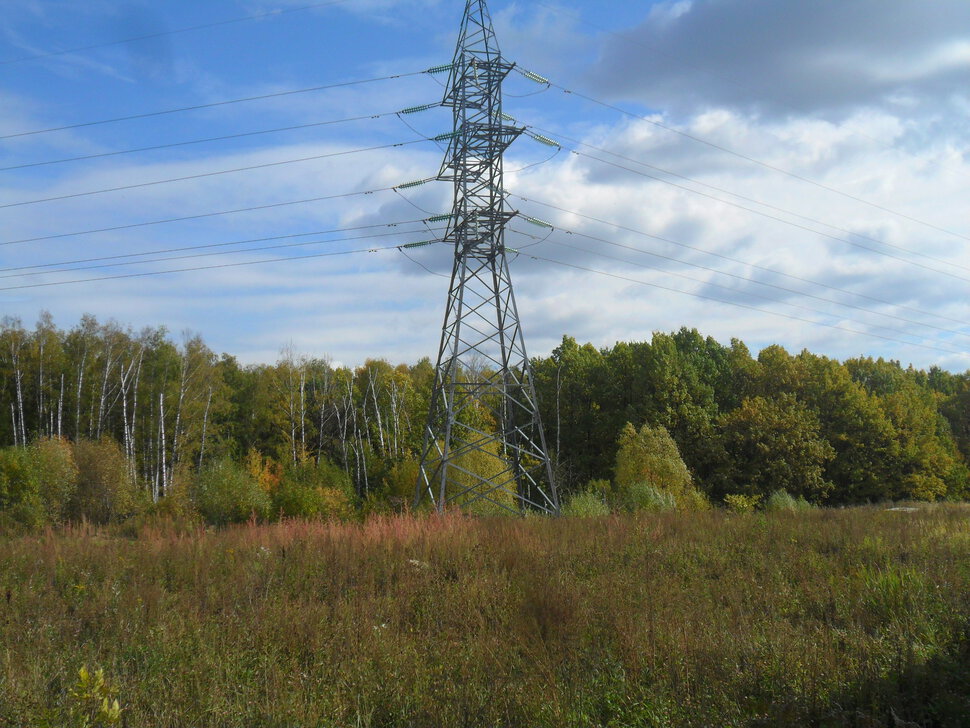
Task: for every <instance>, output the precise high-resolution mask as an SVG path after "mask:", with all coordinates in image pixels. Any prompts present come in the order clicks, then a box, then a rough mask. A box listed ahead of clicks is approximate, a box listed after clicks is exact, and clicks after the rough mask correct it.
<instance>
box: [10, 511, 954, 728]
mask: <svg viewBox="0 0 970 728" xmlns="http://www.w3.org/2000/svg"><path fill="white" fill-rule="evenodd" d="M0 656H2V667H0V726H30V725H36V726H71V725H77V726H90V725H97V724H98V723H97V712H98V710H97V705H100V698H101V696H102V695H104V696H109V697H110V695H111V693H110V689H108V688H105V689H103V690H102V692H100V693H98V694H97V695H96V696H95V697H94V698H92V697H91V696H90V695H88V696H87V697H85V696H83V695H82V696H78V692H79V691H78V689H77V683H78V670H79V669H80V668H81V667H82V666H84V665H86V666H88V667H89V668H90V669H91V670H94V669H95V668H101V669H103V671H104V676H105V678H106V681H107V684H108V685H109V686H111V688H113V689H114V690H115V691H116V693H115V695H116V697H117V699H118V701H119V705H120V707H121V709H122V712H121V721H120V722H119V723H118V724H124V725H128V726H131V727H133V728H134V727H136V726H137V727H139V728H141V727H154V726H179V727H183V728H184V727H190V726H191V727H201V726H246V727H252V726H666V725H671V726H702V725H711V726H772V725H818V726H887V725H888V726H893V725H910V724H912V725H920V726H966V725H970V508H967V507H961V506H936V507H929V506H927V507H924V508H923V509H921V510H919V511H917V512H913V513H909V512H898V511H887V510H884V509H881V508H875V507H873V508H857V509H846V510H813V511H807V512H800V513H779V514H763V513H757V514H745V515H737V514H731V513H726V512H722V511H716V512H707V513H658V514H639V515H633V516H615V517H604V518H599V519H561V520H544V519H525V520H514V519H494V520H492V519H471V518H463V517H460V516H456V515H452V516H447V517H442V518H423V519H410V518H407V517H399V518H375V519H371V520H369V521H368V522H366V523H364V524H356V525H355V524H338V523H333V524H327V523H303V522H291V523H283V524H277V525H267V526H260V525H252V526H243V527H237V528H230V529H227V530H221V531H212V530H210V531H195V532H193V531H187V532H181V533H179V532H178V531H176V530H175V529H154V530H153V529H148V528H146V529H143V530H142V532H141V533H140V534H138V535H137V537H129V536H125V535H121V534H120V533H117V532H116V533H110V532H105V531H99V530H97V529H93V528H75V529H73V530H67V531H62V532H48V533H46V534H42V535H37V536H24V537H6V538H0ZM80 692H83V691H80ZM106 720H107V718H106ZM896 721H898V722H896ZM906 721H910V722H912V723H908V722H906Z"/></svg>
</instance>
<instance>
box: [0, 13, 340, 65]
mask: <svg viewBox="0 0 970 728" xmlns="http://www.w3.org/2000/svg"><path fill="white" fill-rule="evenodd" d="M347 1H348V0H329V2H323V3H314V4H313V5H304V6H303V7H299V8H284V9H282V10H270V11H269V12H266V13H256V14H254V15H245V16H243V17H240V18H230V19H228V20H217V21H214V22H212V23H203V24H201V25H192V26H189V27H187V28H176V29H175V30H166V31H162V32H159V33H148V34H146V35H138V36H134V37H132V38H122V39H121V40H113V41H108V42H106V43H94V44H91V45H85V46H78V47H76V48H65V49H64V50H60V51H50V52H48V53H36V54H34V55H31V56H21V57H20V58H11V59H9V60H6V61H0V66H6V65H9V64H11V63H22V62H23V61H34V60H37V59H38V58H50V57H51V56H64V55H68V54H71V53H80V52H82V51H91V50H95V49H96V48H107V47H109V46H116V45H123V44H125V43H134V42H135V41H139V40H149V39H150V38H161V37H163V36H166V35H178V34H179V33H188V32H189V31H193V30H204V29H206V28H216V27H219V26H223V25H231V24H233V23H242V22H245V21H247V20H260V19H262V18H269V17H273V16H277V15H285V14H287V13H296V12H300V11H303V10H312V9H314V8H323V7H328V6H330V5H339V4H340V3H345V2H347Z"/></svg>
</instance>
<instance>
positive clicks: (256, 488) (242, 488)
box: [194, 458, 270, 526]
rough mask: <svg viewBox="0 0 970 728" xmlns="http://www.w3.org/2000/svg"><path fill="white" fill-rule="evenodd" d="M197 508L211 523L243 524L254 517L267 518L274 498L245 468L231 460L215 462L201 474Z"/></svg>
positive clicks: (196, 502)
mask: <svg viewBox="0 0 970 728" xmlns="http://www.w3.org/2000/svg"><path fill="white" fill-rule="evenodd" d="M194 495H195V505H196V508H198V510H199V513H201V514H202V517H203V518H204V519H205V520H206V522H207V523H212V524H215V525H219V526H221V525H225V524H227V523H242V522H244V521H247V520H249V519H250V518H252V517H254V516H255V517H256V518H260V519H265V518H266V517H267V516H268V515H269V512H270V497H269V494H268V493H267V492H266V491H265V490H263V489H262V488H261V487H260V485H259V483H258V482H257V481H256V479H255V478H253V477H252V476H251V475H250V474H249V472H248V471H247V470H246V468H245V467H243V466H242V465H239V464H237V463H235V462H233V461H232V460H229V459H228V458H224V459H221V460H215V461H213V462H212V463H210V464H209V465H208V467H206V468H205V469H204V470H203V471H202V472H200V473H199V475H198V478H197V479H196V485H195V493H194Z"/></svg>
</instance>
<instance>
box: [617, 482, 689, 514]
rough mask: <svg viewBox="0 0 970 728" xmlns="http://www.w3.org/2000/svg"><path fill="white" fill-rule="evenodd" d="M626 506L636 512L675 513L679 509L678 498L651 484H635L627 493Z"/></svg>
mask: <svg viewBox="0 0 970 728" xmlns="http://www.w3.org/2000/svg"><path fill="white" fill-rule="evenodd" d="M626 505H627V507H628V508H629V509H631V510H635V511H638V510H645V511H673V510H676V509H677V498H676V497H674V495H673V493H670V492H669V491H666V490H660V489H659V488H655V487H653V486H652V485H650V484H649V483H634V484H633V485H631V486H630V488H629V489H628V491H627V494H626Z"/></svg>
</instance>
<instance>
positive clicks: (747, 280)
mask: <svg viewBox="0 0 970 728" xmlns="http://www.w3.org/2000/svg"><path fill="white" fill-rule="evenodd" d="M555 230H556V231H558V232H562V233H565V234H566V235H573V236H576V237H581V238H586V239H587V240H592V241H594V242H598V243H604V244H606V245H611V246H613V247H616V248H621V249H623V250H630V251H633V252H636V253H643V254H644V255H649V256H651V257H654V258H659V259H661V260H667V261H671V262H673V263H679V264H681V265H686V266H688V267H690V268H697V269H699V270H705V271H709V272H711V273H715V274H717V275H723V276H728V277H730V278H734V279H736V280H738V281H742V282H744V283H751V284H754V285H757V286H763V287H765V288H773V289H775V290H778V291H782V292H784V293H790V294H792V295H795V296H801V297H804V298H811V299H813V300H816V301H821V302H823V303H829V304H832V305H835V306H843V307H845V308H851V309H853V310H856V311H861V312H863V313H868V314H872V315H875V316H883V317H885V318H889V319H894V320H896V321H901V322H903V323H907V324H912V325H913V326H924V327H926V328H931V329H935V330H937V331H941V332H944V333H948V334H955V335H957V336H964V337H967V338H970V334H966V333H964V332H962V331H957V330H956V329H949V328H946V327H943V326H934V325H933V324H928V323H924V322H922V321H914V320H912V319H908V318H904V317H902V316H896V315H893V314H889V313H884V312H882V311H874V310H872V309H869V308H865V307H864V306H857V305H855V304H852V303H843V302H841V301H834V300H832V299H831V298H824V297H822V296H816V295H814V294H812V293H806V292H803V291H796V290H794V289H792V288H786V287H785V286H779V285H777V284H774V283H765V282H763V281H758V280H755V279H753V278H749V277H748V276H742V275H738V274H736V273H729V272H727V271H722V270H718V269H717V268H711V267H710V266H706V265H700V264H698V263H691V262H689V261H686V260H680V259H679V258H674V257H672V256H669V255H662V254H660V253H654V252H652V251H649V250H644V249H643V248H637V247H635V246H633V245H624V244H623V243H617V242H614V241H612V240H608V239H606V238H599V237H596V236H594V235H587V234H585V233H580V232H576V231H574V230H566V229H564V228H555ZM516 232H518V233H519V234H521V235H526V236H528V237H533V236H532V235H529V234H528V233H524V232H522V231H521V230H519V231H516ZM547 237H548V236H547ZM552 242H553V243H554V244H556V245H562V246H564V247H571V246H569V245H567V244H566V243H562V242H558V241H552ZM574 249H575V250H579V251H583V252H591V251H588V250H586V249H585V248H574ZM604 257H610V256H605V255H604ZM612 260H618V261H620V262H623V263H630V264H631V265H641V264H639V263H632V262H630V261H626V260H623V259H621V258H612ZM644 267H646V266H644ZM651 270H653V269H651ZM665 273H666V274H668V275H674V276H677V277H678V278H685V279H686V280H689V281H693V282H695V283H701V284H704V285H710V286H714V287H716V288H723V289H724V290H727V291H730V292H732V293H738V292H740V293H743V294H744V295H749V296H754V297H756V298H762V299H764V300H767V301H773V300H774V299H772V298H770V297H768V296H760V295H758V294H755V293H751V292H747V291H737V290H735V289H732V288H729V287H727V286H721V285H718V284H716V283H710V282H708V281H703V280H698V279H696V278H690V277H689V276H684V275H681V274H679V273H676V272H673V271H665ZM785 305H789V306H794V305H795V304H790V303H786V304H785ZM796 307H797V308H804V309H805V310H807V311H811V312H813V313H821V312H820V311H818V310H816V309H810V308H805V307H803V306H796Z"/></svg>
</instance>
